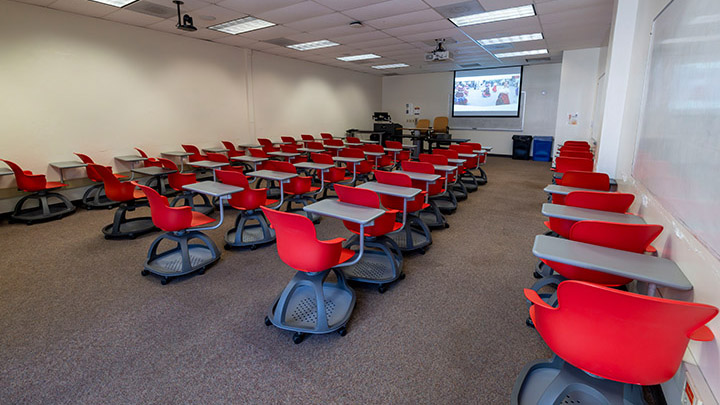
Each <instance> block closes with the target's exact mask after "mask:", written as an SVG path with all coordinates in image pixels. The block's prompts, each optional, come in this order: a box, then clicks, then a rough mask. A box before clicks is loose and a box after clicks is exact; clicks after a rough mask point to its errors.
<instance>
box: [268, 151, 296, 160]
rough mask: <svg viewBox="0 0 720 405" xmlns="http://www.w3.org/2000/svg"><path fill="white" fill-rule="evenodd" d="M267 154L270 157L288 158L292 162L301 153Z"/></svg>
mask: <svg viewBox="0 0 720 405" xmlns="http://www.w3.org/2000/svg"><path fill="white" fill-rule="evenodd" d="M267 154H268V155H270V156H277V157H283V158H288V160H292V159H293V158H294V157H298V156H300V154H299V153H293V152H268V153H267Z"/></svg>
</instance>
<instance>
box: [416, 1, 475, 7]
mask: <svg viewBox="0 0 720 405" xmlns="http://www.w3.org/2000/svg"><path fill="white" fill-rule="evenodd" d="M466 1H468V0H425V3H427V4H429V5H430V7H442V6H449V5H450V4H456V3H464V2H466Z"/></svg>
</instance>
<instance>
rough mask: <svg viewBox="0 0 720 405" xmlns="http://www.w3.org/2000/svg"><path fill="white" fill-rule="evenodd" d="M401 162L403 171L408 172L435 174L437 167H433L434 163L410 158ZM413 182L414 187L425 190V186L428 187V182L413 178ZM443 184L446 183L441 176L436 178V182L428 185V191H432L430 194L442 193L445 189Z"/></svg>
mask: <svg viewBox="0 0 720 405" xmlns="http://www.w3.org/2000/svg"><path fill="white" fill-rule="evenodd" d="M401 164H402V169H403V171H406V172H414V173H425V174H435V167H433V165H432V163H427V162H413V161H410V160H406V161H404V162H402V163H401ZM412 184H413V187H415V188H419V189H420V190H425V188H426V187H427V183H426V182H424V181H421V180H413V181H412ZM443 186H444V185H443V181H442V177H441V178H439V179H438V180H435V183H433V184H430V187H428V192H429V193H430V195H435V194H440V193H441V192H442V191H443Z"/></svg>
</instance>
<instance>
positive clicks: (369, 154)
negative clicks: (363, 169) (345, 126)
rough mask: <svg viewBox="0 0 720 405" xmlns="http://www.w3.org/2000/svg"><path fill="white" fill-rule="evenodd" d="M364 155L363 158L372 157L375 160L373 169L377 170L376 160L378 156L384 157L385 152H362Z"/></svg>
mask: <svg viewBox="0 0 720 405" xmlns="http://www.w3.org/2000/svg"><path fill="white" fill-rule="evenodd" d="M363 152H364V153H365V156H372V157H373V158H375V168H376V169H377V168H378V159H380V156H385V152H368V151H363Z"/></svg>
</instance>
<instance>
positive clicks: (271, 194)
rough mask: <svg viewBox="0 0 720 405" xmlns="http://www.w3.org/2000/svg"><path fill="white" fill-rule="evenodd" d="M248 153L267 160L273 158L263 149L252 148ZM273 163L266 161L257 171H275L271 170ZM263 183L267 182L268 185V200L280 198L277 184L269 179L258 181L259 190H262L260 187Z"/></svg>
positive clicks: (258, 166)
mask: <svg viewBox="0 0 720 405" xmlns="http://www.w3.org/2000/svg"><path fill="white" fill-rule="evenodd" d="M248 153H249V154H250V156H252V157H258V158H265V159H271V158H272V156H271V155H268V154H267V152H265V151H264V150H262V149H256V148H250V149H248ZM271 162H272V161H271V160H266V161H264V162H261V163H258V164H257V170H273V169H271V168H270V163H271ZM263 182H265V184H266V185H267V187H266V189H267V193H268V198H280V187H279V186H278V185H277V184H275V182H274V181H270V180H267V179H258V180H257V183H256V184H255V185H256V186H257V187H258V188H260V186H261V185H262V183H263Z"/></svg>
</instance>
